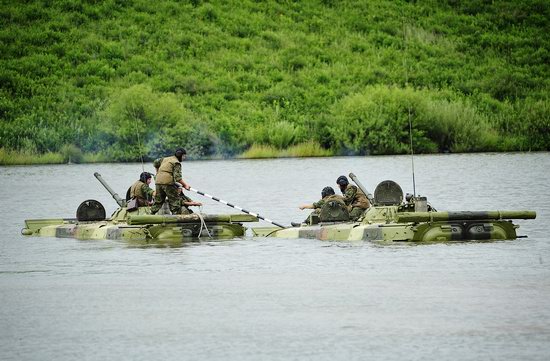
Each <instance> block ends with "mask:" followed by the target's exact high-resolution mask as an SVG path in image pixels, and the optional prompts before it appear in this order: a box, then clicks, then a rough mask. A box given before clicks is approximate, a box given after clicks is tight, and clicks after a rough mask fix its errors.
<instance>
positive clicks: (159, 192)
mask: <svg viewBox="0 0 550 361" xmlns="http://www.w3.org/2000/svg"><path fill="white" fill-rule="evenodd" d="M186 154H187V152H186V151H185V149H183V148H178V149H176V152H175V154H174V155H173V156H171V157H165V158H158V159H156V160H155V161H154V162H153V165H154V167H155V168H156V170H157V176H156V179H155V185H156V194H155V203H154V204H153V205H152V206H151V214H155V213H157V212H158V211H159V209H160V207H162V205H163V204H164V201H165V200H166V197H168V205H169V206H170V212H172V214H180V213H181V198H180V196H179V194H178V189H177V186H176V184H177V183H179V184H181V185H182V186H183V188H185V189H187V190H189V188H191V187H190V186H189V184H187V183H186V182H185V181H184V180H183V179H182V178H181V162H182V161H183V160H184V159H185V157H186Z"/></svg>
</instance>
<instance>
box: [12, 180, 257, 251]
mask: <svg viewBox="0 0 550 361" xmlns="http://www.w3.org/2000/svg"><path fill="white" fill-rule="evenodd" d="M94 175H95V176H96V178H97V179H98V180H99V181H100V182H101V183H102V184H103V186H105V188H106V189H107V190H108V191H109V193H111V195H112V196H113V198H114V199H115V201H116V202H117V204H118V205H119V208H118V209H117V210H116V211H115V212H114V213H113V214H112V216H111V217H109V218H107V217H106V214H105V208H104V207H103V205H102V204H101V203H99V202H98V201H96V200H92V199H90V200H86V201H84V202H82V203H81V204H80V206H79V207H78V209H77V212H76V218H56V219H28V220H26V221H25V226H26V227H25V228H24V229H23V230H22V231H21V233H22V234H24V235H29V236H31V235H34V236H44V237H61V238H77V239H114V240H118V239H122V240H129V241H150V240H156V241H178V240H192V239H196V238H198V237H201V236H202V237H214V238H234V237H241V236H244V235H245V231H246V228H245V227H244V226H243V225H242V223H244V222H257V221H258V218H257V217H254V216H252V215H249V214H214V215H208V214H196V213H194V214H188V215H151V214H150V210H149V207H139V208H138V209H137V210H135V211H133V212H128V210H127V207H126V202H125V201H124V200H123V199H121V198H120V197H119V196H118V195H117V194H116V193H115V192H114V191H113V190H112V189H111V188H110V187H109V186H108V185H107V183H105V181H104V180H103V179H102V178H101V175H99V174H98V173H95V174H94Z"/></svg>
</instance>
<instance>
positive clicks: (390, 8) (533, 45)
mask: <svg viewBox="0 0 550 361" xmlns="http://www.w3.org/2000/svg"><path fill="white" fill-rule="evenodd" d="M0 25H1V26H0V147H2V148H3V149H5V152H12V151H15V152H19V153H21V154H31V153H28V152H36V153H39V154H46V153H47V154H56V157H53V156H52V157H50V158H48V159H50V160H51V159H54V158H55V159H58V158H59V157H61V156H62V155H63V157H65V155H66V154H68V152H69V150H70V149H73V148H72V147H73V146H74V147H75V148H74V149H79V150H80V151H81V152H83V156H82V161H88V160H112V161H136V160H140V159H141V158H142V157H143V158H147V159H152V158H155V157H157V156H160V155H165V154H170V153H172V152H173V149H174V147H176V146H184V147H186V148H187V149H188V150H189V155H190V156H191V157H195V158H201V157H226V156H236V155H238V154H240V153H242V152H244V151H246V150H247V149H248V148H250V147H252V146H253V145H256V148H255V149H262V151H264V150H265V152H266V153H265V154H268V153H270V152H271V153H275V154H279V155H283V154H306V153H308V152H312V153H316V154H324V153H323V152H321V151H318V150H317V149H316V148H315V147H312V146H309V145H307V144H309V143H307V142H308V141H309V140H312V141H313V143H311V144H315V146H317V145H320V146H321V147H323V148H324V150H327V151H328V152H329V153H330V154H386V153H405V152H408V151H409V148H410V144H409V143H410V139H409V119H410V120H411V124H412V135H413V147H414V149H415V151H416V152H447V151H450V152H470V151H493V150H494V151H499V150H550V139H549V137H548V135H547V134H548V131H547V130H548V123H549V120H548V119H549V117H550V115H549V114H550V110H549V106H548V104H549V102H550V100H549V94H550V69H549V65H548V64H550V40H549V37H548V36H547V35H548V34H547V33H548V29H549V28H550V4H549V3H548V2H547V1H544V0H533V1H512V0H503V1H498V2H489V1H481V0H465V1H455V0H447V1H443V2H433V1H424V0H421V1H404V0H403V1H397V2H395V1H374V0H361V1H351V0H342V1H332V0H323V1H304V2H297V1H283V2H279V1H272V2H257V1H253V0H243V1H239V2H232V1H230V2H227V1H218V0H215V1H209V2H205V1H199V0H195V1H187V2H181V1H176V0H159V1H155V2H151V1H147V0H136V1H132V2H125V1H103V2H98V1H81V0H64V1H57V2H55V1H34V2H2V4H0ZM303 144H306V146H303ZM299 146H301V147H302V148H295V149H298V150H297V151H295V152H294V153H293V152H288V151H286V149H290V148H292V147H299ZM261 147H264V148H261ZM289 147H290V148H289ZM314 148H315V149H314ZM293 149H294V148H293ZM308 149H309V150H308ZM52 152H53V153H52ZM285 152H286V153H285ZM69 153H70V152H69ZM252 153H253V152H252ZM10 154H11V153H10ZM58 155H59V157H58ZM21 159H26V158H21ZM64 161H67V159H65V160H64Z"/></svg>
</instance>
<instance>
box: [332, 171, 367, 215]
mask: <svg viewBox="0 0 550 361" xmlns="http://www.w3.org/2000/svg"><path fill="white" fill-rule="evenodd" d="M336 184H338V187H340V190H341V191H342V194H343V195H344V202H345V203H346V205H347V206H348V207H349V218H350V219H351V220H352V221H356V220H358V219H359V218H361V216H362V215H363V213H364V212H365V210H366V209H368V208H369V207H370V203H369V200H368V198H367V196H366V195H365V193H363V191H362V190H360V189H359V188H357V186H354V185H352V184H349V181H348V178H347V177H346V176H344V175H341V176H340V177H338V179H336Z"/></svg>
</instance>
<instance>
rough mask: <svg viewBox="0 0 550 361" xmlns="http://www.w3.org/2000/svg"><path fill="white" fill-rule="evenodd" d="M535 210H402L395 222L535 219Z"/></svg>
mask: <svg viewBox="0 0 550 361" xmlns="http://www.w3.org/2000/svg"><path fill="white" fill-rule="evenodd" d="M536 217H537V213H536V212H535V211H487V212H483V211H479V212H468V211H462V212H404V213H398V214H397V222H441V221H443V222H445V221H471V220H475V221H480V220H501V219H535V218H536Z"/></svg>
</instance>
